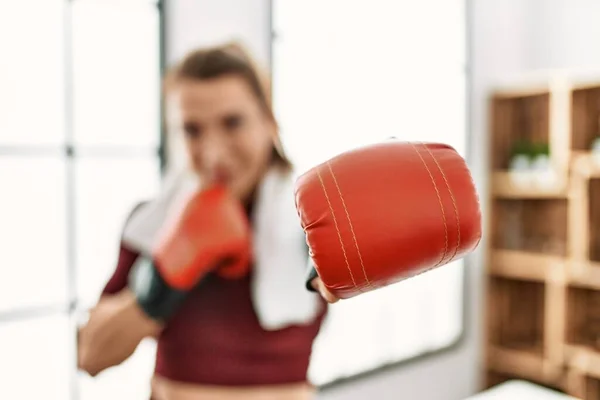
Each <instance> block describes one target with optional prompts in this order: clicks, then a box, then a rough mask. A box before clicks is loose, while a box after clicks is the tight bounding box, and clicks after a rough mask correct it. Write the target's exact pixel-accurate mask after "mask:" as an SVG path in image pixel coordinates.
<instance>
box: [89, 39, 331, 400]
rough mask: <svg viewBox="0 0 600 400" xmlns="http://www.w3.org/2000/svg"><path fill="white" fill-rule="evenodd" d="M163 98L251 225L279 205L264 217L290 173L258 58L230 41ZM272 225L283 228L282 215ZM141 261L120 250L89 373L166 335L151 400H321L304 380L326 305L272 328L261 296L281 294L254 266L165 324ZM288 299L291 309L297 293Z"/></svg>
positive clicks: (202, 290) (184, 73) (207, 287)
mask: <svg viewBox="0 0 600 400" xmlns="http://www.w3.org/2000/svg"><path fill="white" fill-rule="evenodd" d="M165 94H166V97H167V103H168V104H171V105H173V106H174V107H175V110H176V112H175V114H176V115H177V121H178V122H177V124H178V125H179V128H181V130H182V131H183V134H184V144H185V150H186V154H187V157H188V160H189V164H190V167H191V169H192V170H193V172H194V173H195V174H196V175H197V176H198V177H199V179H200V180H201V181H203V182H220V183H223V184H225V185H226V186H227V187H228V189H230V191H231V192H232V193H234V194H235V196H236V197H238V198H239V199H240V200H241V201H242V202H243V203H244V205H245V206H246V209H247V212H248V215H249V217H250V220H251V221H253V223H257V222H256V221H264V220H265V219H264V218H263V219H261V215H254V214H265V213H266V212H267V211H265V208H271V209H275V208H277V207H273V206H272V205H270V206H269V205H268V206H265V205H263V206H262V207H258V208H261V209H262V210H263V211H260V210H259V211H256V209H257V203H258V200H257V192H259V188H260V187H261V185H263V183H264V181H265V180H266V176H267V175H268V174H269V173H271V175H272V174H273V171H276V172H275V175H276V176H278V177H281V179H285V180H291V179H292V175H291V169H292V166H291V163H290V162H289V161H288V159H287V158H286V157H285V155H284V153H283V151H282V149H281V146H280V144H279V137H278V131H277V124H276V121H275V118H274V115H273V111H272V109H271V104H270V100H269V90H268V89H267V87H266V85H264V84H263V83H262V81H261V79H260V76H259V74H258V73H257V71H256V69H255V68H254V67H253V65H252V63H251V61H250V60H249V58H248V57H247V56H246V55H245V53H244V52H243V51H242V50H241V49H240V48H239V47H237V46H233V45H230V46H224V47H221V48H214V49H207V50H199V51H196V52H193V53H191V54H189V55H188V56H187V57H186V58H185V59H184V60H183V61H182V62H181V63H180V64H179V65H178V66H177V67H176V68H174V69H173V71H171V73H170V74H169V75H168V77H167V80H166V85H165ZM278 179H279V178H278ZM263 186H264V185H263ZM271 201H278V200H271ZM142 207H143V205H142ZM273 212H274V211H273ZM286 212H287V213H288V214H290V212H288V211H286ZM291 212H293V211H291ZM268 213H272V211H268ZM132 214H135V212H134V213H132ZM270 221H272V222H269V223H270V224H271V225H273V224H278V223H279V224H280V223H281V220H277V218H275V220H273V219H271V220H270ZM284 236H285V235H284ZM259 239H260V238H258V240H259ZM293 246H296V244H293ZM276 247H285V244H283V246H275V245H270V246H269V245H267V246H266V247H265V248H266V249H267V250H266V251H267V252H268V251H271V252H274V251H276V249H275V248H276ZM138 256H139V251H136V250H135V249H132V248H131V247H129V246H127V245H125V244H124V245H122V247H121V252H120V256H119V263H118V266H117V268H116V271H115V273H114V275H113V276H112V278H111V279H110V281H109V282H108V284H107V285H106V288H105V290H104V292H103V296H102V297H101V299H100V301H99V303H98V305H97V306H96V307H95V309H94V310H92V312H91V314H90V319H89V321H88V323H87V325H86V326H85V327H83V328H82V329H80V331H79V366H80V368H81V369H83V370H85V371H87V372H88V373H89V374H91V375H96V374H98V373H99V372H101V371H102V370H104V369H106V368H108V367H111V366H113V365H117V364H119V363H120V362H122V361H123V360H125V359H126V358H127V357H128V356H129V355H131V354H132V353H133V351H134V350H135V348H136V346H137V345H138V344H139V342H140V341H141V340H142V339H143V338H145V337H149V336H153V337H156V338H157V340H158V350H157V359H156V367H155V376H154V379H153V381H152V398H153V399H154V400H188V399H189V400H193V399H202V400H210V399H219V400H237V399H240V400H241V399H244V400H252V399H259V398H260V399H261V400H270V399H273V400H296V399H298V400H300V399H310V398H311V397H312V394H313V392H314V389H313V388H312V387H311V385H310V383H309V382H308V381H307V377H306V375H307V369H308V364H309V358H310V353H311V348H312V342H313V340H314V339H315V337H316V335H317V333H318V331H319V328H320V325H321V322H322V320H323V317H324V315H325V308H326V307H325V304H326V303H325V302H324V301H322V300H321V301H319V302H318V303H319V305H320V307H319V308H318V312H316V313H315V314H314V315H310V317H306V318H305V317H302V318H305V319H304V320H302V318H300V319H298V318H296V319H293V318H288V319H287V320H286V319H285V318H286V316H284V317H283V318H284V319H282V320H281V321H280V323H279V324H278V325H277V324H275V325H273V326H275V328H273V327H269V326H268V324H266V323H264V320H265V317H264V315H266V314H268V312H269V311H268V310H266V311H265V310H261V307H262V308H265V307H266V306H265V305H262V306H260V305H259V303H260V301H259V300H256V298H265V296H264V295H265V294H269V295H271V296H272V297H273V296H275V295H274V293H277V290H278V288H277V287H276V285H277V283H274V282H275V280H274V279H271V281H269V279H268V278H260V279H262V284H260V283H259V285H258V286H257V285H256V284H255V282H256V281H257V280H259V278H257V274H258V272H260V271H261V269H260V268H253V269H252V271H255V270H256V271H258V272H256V273H251V274H249V275H248V276H246V277H244V278H242V279H235V280H231V279H229V280H228V279H224V278H221V277H219V276H216V275H215V276H209V277H207V279H206V281H205V282H203V283H202V285H201V286H200V287H199V288H198V289H197V290H195V291H193V292H192V293H190V295H189V296H188V297H187V298H186V300H185V301H184V302H183V304H181V306H180V307H179V308H178V309H177V311H176V312H175V314H174V315H173V317H172V318H170V319H169V320H168V321H167V322H166V323H161V322H158V321H157V320H154V319H152V318H150V317H149V316H148V315H147V314H146V313H144V311H143V310H142V309H141V308H140V306H139V304H138V301H137V300H136V296H135V294H134V293H133V291H132V289H130V288H129V287H128V281H129V279H130V274H131V270H132V266H133V265H134V262H135V260H136V259H137V258H138ZM254 264H257V263H256V260H255V263H254ZM258 264H260V262H259V263H258ZM282 264H284V265H278V266H277V267H278V268H277V269H278V270H283V271H286V268H288V270H287V272H288V273H290V274H292V272H294V273H295V271H297V265H296V264H294V263H292V262H291V261H290V263H289V264H290V265H287V264H288V263H287V262H284V263H282ZM292 268H293V269H294V271H292ZM263 275H265V274H263ZM290 276H292V275H290ZM309 282H310V283H309V289H314V290H315V291H318V292H319V293H321V295H322V297H323V298H324V299H325V300H326V301H327V302H334V301H336V299H335V298H334V297H333V296H331V295H330V294H329V293H328V292H327V291H326V290H324V289H323V285H322V283H321V282H320V280H319V278H318V277H315V276H314V275H312V276H311V278H310V281H309ZM261 285H262V286H261ZM256 287H258V289H256ZM253 290H254V291H259V292H261V293H262V296H261V295H260V293H259V295H258V296H257V295H256V294H253ZM279 291H280V292H281V291H282V290H280V289H279ZM305 292H306V295H308V296H313V297H314V296H315V295H314V294H312V293H309V292H308V291H305ZM282 296H285V294H282ZM281 299H284V297H281ZM290 299H291V300H290ZM281 301H283V302H285V301H288V304H287V305H286V304H284V306H285V307H286V309H287V308H290V309H293V307H292V305H293V304H292V303H293V301H294V299H293V298H288V300H285V299H284V300H281ZM299 301H303V300H299ZM271 303H273V301H271ZM288 306H289V307H288ZM279 311H281V310H279ZM288 317H289V316H288ZM261 318H262V319H261ZM282 321H283V322H282ZM286 321H287V322H286ZM290 321H292V322H290ZM293 321H296V322H293Z"/></svg>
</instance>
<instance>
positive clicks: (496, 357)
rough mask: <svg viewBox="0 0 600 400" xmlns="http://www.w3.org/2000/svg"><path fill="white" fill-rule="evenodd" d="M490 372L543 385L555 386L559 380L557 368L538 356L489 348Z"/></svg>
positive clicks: (525, 352) (511, 350)
mask: <svg viewBox="0 0 600 400" xmlns="http://www.w3.org/2000/svg"><path fill="white" fill-rule="evenodd" d="M487 362H488V367H489V369H490V370H492V371H494V372H496V373H498V374H504V375H510V376H518V377H520V378H521V379H528V380H531V381H534V382H539V383H544V384H549V385H553V384H557V383H559V382H560V380H561V371H560V368H559V367H558V366H553V365H552V364H550V363H548V362H547V361H546V360H544V358H543V357H542V356H541V355H539V354H534V353H529V352H527V351H521V350H513V349H506V348H502V347H491V348H490V349H489V352H488V360H487Z"/></svg>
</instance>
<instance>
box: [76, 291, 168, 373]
mask: <svg viewBox="0 0 600 400" xmlns="http://www.w3.org/2000/svg"><path fill="white" fill-rule="evenodd" d="M161 329H162V326H161V325H160V324H159V323H158V322H156V321H154V320H152V319H150V318H149V317H148V316H147V315H146V314H145V313H144V312H143V311H142V309H141V308H140V306H139V305H138V302H137V299H136V297H135V295H134V294H133V292H131V291H130V290H129V289H123V290H122V291H121V292H119V293H118V294H115V295H109V296H104V297H102V299H101V300H100V301H99V302H98V305H96V307H94V308H93V309H92V310H91V312H90V318H89V321H88V322H87V324H86V325H85V326H84V327H82V328H81V329H80V330H79V332H78V357H77V363H78V367H79V368H80V369H82V370H84V371H86V372H87V373H88V374H90V375H91V376H95V375H97V374H98V373H100V372H102V371H103V370H105V369H106V368H109V367H112V366H115V365H118V364H120V363H122V362H123V361H125V360H126V359H127V358H128V357H129V356H131V354H133V352H134V351H135V349H136V348H137V346H138V344H139V343H140V342H141V341H142V339H144V338H146V337H150V336H157V335H158V334H159V333H160V331H161Z"/></svg>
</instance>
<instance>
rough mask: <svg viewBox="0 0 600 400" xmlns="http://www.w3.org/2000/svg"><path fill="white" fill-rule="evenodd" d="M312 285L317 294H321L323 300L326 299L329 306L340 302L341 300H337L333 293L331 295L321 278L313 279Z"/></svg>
mask: <svg viewBox="0 0 600 400" xmlns="http://www.w3.org/2000/svg"><path fill="white" fill-rule="evenodd" d="M311 285H312V287H313V289H315V290H316V291H317V292H319V294H320V295H321V297H323V299H325V301H326V302H328V303H329V304H333V303H335V302H337V301H338V300H339V298H337V297H336V296H335V295H334V294H333V293H331V292H330V291H329V290H327V288H326V287H325V284H324V283H323V281H322V280H321V278H319V277H317V278H315V279H313V280H312V281H311Z"/></svg>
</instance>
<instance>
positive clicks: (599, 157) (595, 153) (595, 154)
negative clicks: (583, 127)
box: [591, 134, 600, 167]
mask: <svg viewBox="0 0 600 400" xmlns="http://www.w3.org/2000/svg"><path fill="white" fill-rule="evenodd" d="M591 151H592V160H594V163H595V164H596V165H597V166H598V167H600V134H598V136H596V138H595V139H594V140H593V141H592V149H591Z"/></svg>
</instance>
